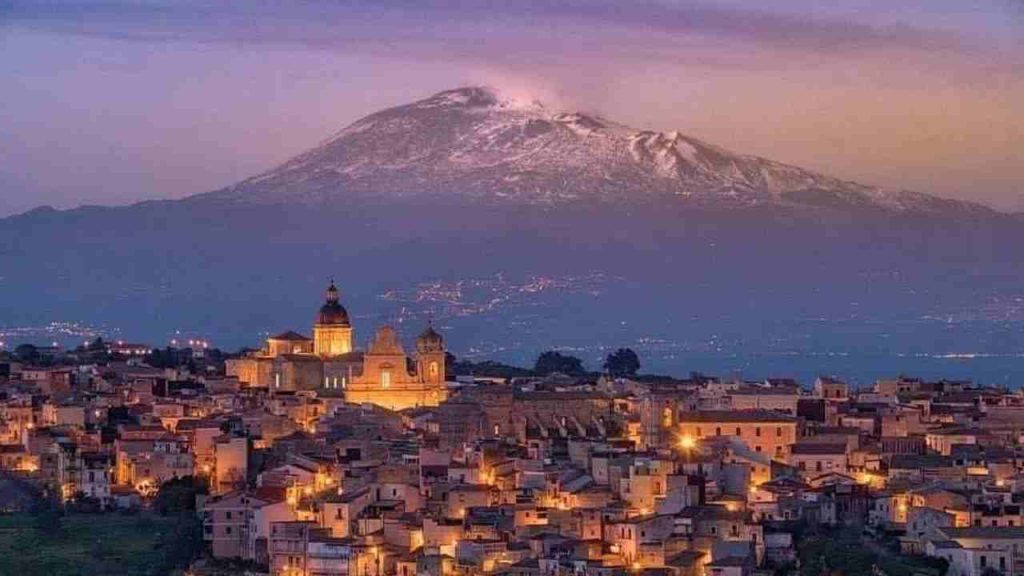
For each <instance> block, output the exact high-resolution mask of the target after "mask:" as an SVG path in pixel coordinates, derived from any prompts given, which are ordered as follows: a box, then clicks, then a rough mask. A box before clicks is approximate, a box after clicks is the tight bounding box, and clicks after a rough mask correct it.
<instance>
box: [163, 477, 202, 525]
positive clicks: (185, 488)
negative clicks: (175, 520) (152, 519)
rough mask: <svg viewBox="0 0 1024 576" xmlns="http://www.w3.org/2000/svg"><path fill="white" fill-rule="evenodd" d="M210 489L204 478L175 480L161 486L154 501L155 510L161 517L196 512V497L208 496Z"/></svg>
mask: <svg viewBox="0 0 1024 576" xmlns="http://www.w3.org/2000/svg"><path fill="white" fill-rule="evenodd" d="M208 493H209V488H208V487H207V485H206V481H205V480H204V479H203V478H198V477H195V476H184V477H182V478H174V479H171V480H168V481H167V482H164V483H163V484H161V485H160V490H159V491H158V492H157V493H156V498H155V499H154V500H153V509H154V510H156V511H157V512H158V513H159V514H160V515H161V516H167V515H174V514H182V513H185V512H194V511H195V509H196V495H197V494H208Z"/></svg>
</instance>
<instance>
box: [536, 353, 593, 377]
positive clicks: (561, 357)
mask: <svg viewBox="0 0 1024 576" xmlns="http://www.w3.org/2000/svg"><path fill="white" fill-rule="evenodd" d="M533 371H534V372H536V373H537V374H540V375H541V376H546V375H548V374H552V373H554V372H561V373H562V374H583V361H582V360H580V359H579V358H577V357H575V356H569V355H567V354H562V353H561V352H557V351H555V350H549V351H547V352H544V353H542V354H541V355H540V356H538V357H537V362H536V363H535V364H534V365H533Z"/></svg>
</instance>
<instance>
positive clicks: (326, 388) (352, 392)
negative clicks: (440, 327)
mask: <svg viewBox="0 0 1024 576" xmlns="http://www.w3.org/2000/svg"><path fill="white" fill-rule="evenodd" d="M353 339H354V333H353V330H352V323H351V321H350V320H349V316H348V311H347V310H346V309H345V307H344V306H342V305H341V301H340V298H339V294H338V288H337V287H336V286H335V285H334V282H333V281H332V282H331V285H330V286H329V287H328V288H327V298H326V301H325V302H324V304H323V306H321V307H320V310H319V312H318V313H317V315H316V319H315V321H314V323H313V338H312V339H310V338H308V337H306V336H304V335H302V334H299V333H297V332H292V331H288V332H283V333H281V334H278V335H276V336H273V337H270V338H268V339H267V341H266V343H265V344H264V346H263V348H261V349H260V350H258V351H255V352H252V353H250V354H249V355H247V356H245V357H243V358H236V359H231V360H228V361H227V371H228V375H229V376H236V377H237V378H238V379H239V381H241V382H242V383H244V384H246V385H248V386H252V387H258V388H267V389H268V390H269V392H270V393H271V394H280V393H294V392H299V391H315V392H316V393H317V395H318V396H327V397H341V398H344V399H345V401H346V402H352V403H356V404H362V403H371V404H376V405H378V406H382V407H384V408H388V409H391V410H402V409H405V408H413V407H417V406H437V405H438V404H440V403H441V402H443V401H444V400H445V399H446V398H447V394H448V392H447V388H446V386H445V348H444V338H442V337H441V335H440V334H438V333H437V332H436V331H435V330H434V328H433V327H432V326H428V327H427V329H426V330H424V331H423V332H422V333H421V334H420V335H419V336H418V337H417V338H416V354H415V356H414V357H411V358H410V357H409V356H408V355H406V353H405V350H404V349H403V347H402V343H401V341H400V340H399V337H398V334H397V332H396V331H395V329H394V328H392V327H390V326H384V327H381V328H380V329H378V330H377V333H376V335H375V336H374V338H373V340H372V341H371V342H370V345H369V347H367V349H366V351H365V352H363V351H359V350H356V349H355V347H354V346H353V345H352V341H353Z"/></svg>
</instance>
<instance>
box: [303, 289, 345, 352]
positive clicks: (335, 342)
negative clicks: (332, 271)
mask: <svg viewBox="0 0 1024 576" xmlns="http://www.w3.org/2000/svg"><path fill="white" fill-rule="evenodd" d="M351 351H352V324H351V323H350V322H349V319H348V311H347V310H345V307H344V306H342V305H341V302H340V295H339V293H338V287H337V286H335V285H334V280H333V279H332V280H331V285H330V286H328V287H327V295H326V301H325V302H324V305H323V306H321V307H320V311H319V313H317V316H316V322H315V323H314V324H313V353H314V354H316V355H317V356H320V357H321V358H331V357H334V356H340V355H342V354H348V353H349V352H351Z"/></svg>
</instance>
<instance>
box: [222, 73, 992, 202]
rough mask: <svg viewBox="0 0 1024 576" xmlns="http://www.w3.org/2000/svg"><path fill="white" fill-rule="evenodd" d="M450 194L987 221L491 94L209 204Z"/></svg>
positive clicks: (344, 136) (395, 117) (420, 109)
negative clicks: (867, 211)
mask: <svg viewBox="0 0 1024 576" xmlns="http://www.w3.org/2000/svg"><path fill="white" fill-rule="evenodd" d="M368 195H369V196H375V195H377V196H380V195H383V196H386V197H389V198H395V197H415V196H419V197H425V196H438V195H440V196H443V197H447V198H465V199H473V200H476V201H486V202H494V201H502V202H516V203H527V204H540V203H571V202H578V201H585V202H639V201H649V200H655V199H672V200H673V201H684V200H688V201H690V202H694V203H714V204H717V203H730V204H740V205H751V204H784V205H804V206H819V207H833V208H856V207H861V208H864V207H867V208H883V209H888V210H896V211H906V210H911V211H922V212H968V213H971V212H975V213H976V212H987V211H988V209H986V208H984V207H982V206H980V205H976V204H972V203H968V202H959V201H954V200H946V199H941V198H938V197H935V196H931V195H927V194H921V193H915V192H908V191H903V190H885V189H881V188H877V187H872V186H865V185H862V184H858V183H855V182H849V181H844V180H839V179H837V178H832V177H829V176H825V175H822V174H818V173H815V172H811V171H808V170H804V169H802V168H798V167H796V166H790V165H787V164H782V163H779V162H774V161H772V160H767V159H764V158H759V157H755V156H748V155H743V154H738V153H735V152H731V151H729V150H725V149H723V148H721V147H718V146H715V145H712V144H709V143H707V142H703V141H701V140H699V139H697V138H693V137H691V136H687V135H684V134H681V133H679V132H667V133H664V132H653V131H649V130H636V129H633V128H630V127H628V126H624V125H621V124H617V123H615V122H611V121H609V120H606V119H604V118H600V117H596V116H590V115H585V114H579V113H564V112H556V111H552V110H549V109H547V108H545V107H544V106H543V105H541V104H539V103H535V102H520V101H516V100H514V99H510V98H504V97H502V96H501V95H500V94H499V93H497V92H495V91H493V90H490V89H487V88H480V87H469V88H460V89H457V90H450V91H446V92H441V93H439V94H436V95H434V96H431V97H430V98H427V99H425V100H420V101H418V102H414V103H412V104H408V105H405V106H398V107H395V108H390V109H387V110H383V111H381V112H377V113H375V114H372V115H370V116H367V117H365V118H363V119H361V120H359V121H357V122H355V123H354V124H352V125H350V126H348V127H347V128H345V129H343V130H341V131H340V132H338V133H337V134H336V135H334V136H333V137H331V138H329V139H328V140H327V141H325V142H324V143H323V144H321V145H320V146H318V147H316V148H314V149H312V150H309V151H308V152H305V153H303V154H301V155H299V156H297V157H295V158H293V159H292V160H289V161H287V162H285V163H284V164H283V165H281V166H279V167H277V168H275V169H273V170H271V171H269V172H266V173H264V174H262V175H259V176H256V177H254V178H250V179H248V180H244V181H242V182H240V183H238V184H236V185H234V186H231V187H229V188H226V189H223V190H219V191H216V192H213V193H210V194H205V195H202V197H204V198H215V199H220V200H233V201H244V202H257V203H282V202H288V203H291V202H297V203H307V202H323V201H327V202H329V201H335V200H343V199H346V198H354V197H365V196H368Z"/></svg>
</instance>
